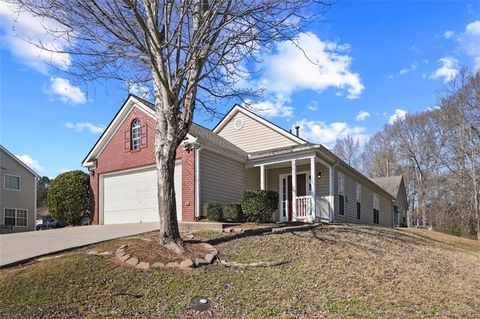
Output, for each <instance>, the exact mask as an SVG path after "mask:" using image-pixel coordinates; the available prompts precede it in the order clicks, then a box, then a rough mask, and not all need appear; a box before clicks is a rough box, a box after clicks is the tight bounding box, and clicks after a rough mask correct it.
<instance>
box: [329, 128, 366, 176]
mask: <svg viewBox="0 0 480 319" xmlns="http://www.w3.org/2000/svg"><path fill="white" fill-rule="evenodd" d="M360 151H361V150H360V142H359V141H358V139H356V138H354V137H353V136H351V135H346V136H344V137H342V138H338V139H337V141H336V143H335V146H334V147H333V152H334V153H335V154H336V155H337V156H338V157H340V158H341V159H343V160H344V161H345V162H346V163H347V164H348V165H350V166H352V167H354V168H356V169H359V166H360Z"/></svg>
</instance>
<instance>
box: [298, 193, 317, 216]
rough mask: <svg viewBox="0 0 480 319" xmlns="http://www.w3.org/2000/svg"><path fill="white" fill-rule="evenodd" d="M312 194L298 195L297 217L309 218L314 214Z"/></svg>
mask: <svg viewBox="0 0 480 319" xmlns="http://www.w3.org/2000/svg"><path fill="white" fill-rule="evenodd" d="M312 200H313V198H312V196H310V195H307V196H297V216H295V217H296V219H307V218H309V217H311V216H313V214H312V213H313V212H312V207H313V205H312Z"/></svg>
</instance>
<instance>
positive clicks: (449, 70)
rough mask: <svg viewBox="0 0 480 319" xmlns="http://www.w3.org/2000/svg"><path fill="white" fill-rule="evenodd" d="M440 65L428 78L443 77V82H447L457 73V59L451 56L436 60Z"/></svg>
mask: <svg viewBox="0 0 480 319" xmlns="http://www.w3.org/2000/svg"><path fill="white" fill-rule="evenodd" d="M438 62H439V63H440V64H441V66H440V67H439V68H438V69H437V70H436V71H435V72H433V73H432V74H431V75H430V76H429V78H430V79H434V80H436V79H443V83H447V82H448V81H451V80H452V79H454V78H455V77H456V76H457V74H458V60H457V59H455V58H452V57H445V58H441V59H439V60H438Z"/></svg>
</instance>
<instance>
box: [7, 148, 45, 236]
mask: <svg viewBox="0 0 480 319" xmlns="http://www.w3.org/2000/svg"><path fill="white" fill-rule="evenodd" d="M0 171H1V179H2V187H1V190H0V209H1V211H0V225H2V228H3V230H5V229H6V228H8V229H9V230H10V227H11V231H12V232H22V231H29V230H35V220H36V214H37V210H36V209H37V178H39V176H38V175H37V174H36V173H35V172H34V171H33V170H32V169H31V168H29V167H28V166H27V165H25V163H23V162H22V161H20V160H19V159H18V158H17V157H16V156H15V155H13V154H12V153H10V152H9V151H8V150H7V149H6V148H5V147H3V146H2V145H0Z"/></svg>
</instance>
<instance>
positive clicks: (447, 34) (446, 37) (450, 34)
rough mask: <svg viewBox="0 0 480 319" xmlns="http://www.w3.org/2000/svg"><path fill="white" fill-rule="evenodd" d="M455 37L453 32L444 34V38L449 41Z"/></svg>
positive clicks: (449, 31)
mask: <svg viewBox="0 0 480 319" xmlns="http://www.w3.org/2000/svg"><path fill="white" fill-rule="evenodd" d="M454 35H455V33H454V32H453V31H452V30H448V31H445V33H443V37H444V38H445V39H447V40H448V39H451V38H453V36H454Z"/></svg>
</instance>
